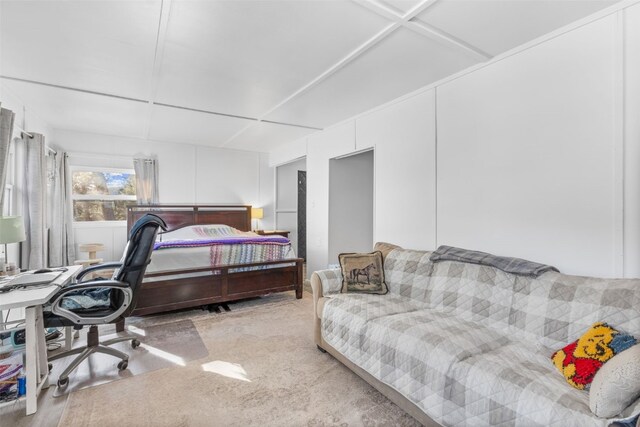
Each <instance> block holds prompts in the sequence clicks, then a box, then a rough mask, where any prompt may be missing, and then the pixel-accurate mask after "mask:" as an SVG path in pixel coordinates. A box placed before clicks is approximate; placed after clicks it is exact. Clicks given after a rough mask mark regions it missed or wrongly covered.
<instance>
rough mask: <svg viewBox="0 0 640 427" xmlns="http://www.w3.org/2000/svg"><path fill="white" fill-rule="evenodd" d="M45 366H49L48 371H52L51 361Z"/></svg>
mask: <svg viewBox="0 0 640 427" xmlns="http://www.w3.org/2000/svg"><path fill="white" fill-rule="evenodd" d="M47 367H48V368H49V372H51V371H53V363H49V364H47Z"/></svg>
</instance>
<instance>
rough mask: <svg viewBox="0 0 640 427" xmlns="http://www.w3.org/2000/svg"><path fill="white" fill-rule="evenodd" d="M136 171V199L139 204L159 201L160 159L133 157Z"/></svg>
mask: <svg viewBox="0 0 640 427" xmlns="http://www.w3.org/2000/svg"><path fill="white" fill-rule="evenodd" d="M133 168H134V170H135V172H136V199H137V202H138V204H139V205H152V204H156V203H158V199H159V197H158V161H157V160H156V159H133Z"/></svg>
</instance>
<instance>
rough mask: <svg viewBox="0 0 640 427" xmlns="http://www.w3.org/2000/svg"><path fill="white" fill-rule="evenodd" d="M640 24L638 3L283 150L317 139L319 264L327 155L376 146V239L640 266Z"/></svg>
mask: <svg viewBox="0 0 640 427" xmlns="http://www.w3.org/2000/svg"><path fill="white" fill-rule="evenodd" d="M639 28H640V5H636V6H633V7H630V8H628V9H627V10H626V11H625V10H620V11H617V12H613V13H612V14H610V15H609V16H602V17H600V18H598V19H592V22H587V20H585V21H584V22H582V23H580V24H576V25H574V26H573V27H570V28H567V29H564V30H559V31H557V32H555V33H554V34H552V35H550V36H546V38H543V39H541V40H537V41H535V42H532V43H530V44H529V45H527V46H524V47H522V48H519V49H516V50H514V51H512V52H508V53H506V54H504V55H502V56H501V57H499V58H496V59H495V60H493V61H490V62H489V63H487V64H485V65H483V66H479V67H476V68H474V69H472V70H469V71H467V72H463V73H461V74H460V75H457V76H454V77H452V78H448V79H446V80H444V81H442V82H439V83H436V84H435V85H432V86H429V87H427V88H425V89H423V90H422V91H419V92H416V93H414V94H413V95H410V96H407V97H404V98H403V99H400V100H397V101H395V102H392V103H389V104H387V105H384V106H381V107H379V108H378V109H376V110H374V111H372V112H369V113H364V114H362V115H360V116H358V117H356V118H354V119H352V120H348V121H346V122H343V123H341V124H339V125H337V126H334V127H332V128H329V129H326V130H325V131H323V132H319V133H317V134H314V135H311V136H310V137H308V138H307V140H306V141H303V142H304V143H305V144H301V145H300V146H298V148H294V147H292V146H291V147H289V146H287V147H285V148H282V149H280V150H278V152H275V153H273V157H272V161H275V162H284V161H286V159H287V155H288V154H291V155H293V154H294V153H295V155H298V156H299V155H300V153H299V151H297V150H300V149H301V148H300V147H304V146H305V145H306V155H307V167H308V177H307V180H308V210H309V220H308V228H309V229H308V235H307V237H308V265H309V271H313V270H315V269H318V268H325V267H326V266H327V264H328V254H329V244H328V239H327V236H328V230H329V224H328V222H329V221H328V218H329V209H328V203H329V198H330V197H329V174H328V162H329V159H331V158H333V157H336V156H340V155H345V154H348V153H353V152H357V151H359V150H362V149H363V148H367V147H375V150H376V155H375V158H376V164H375V174H376V178H375V182H376V185H375V213H376V214H375V227H374V229H375V233H374V238H375V240H384V241H389V242H391V243H398V244H401V245H403V246H405V247H413V248H419V249H434V248H436V247H437V246H438V245H440V244H452V245H459V246H462V247H467V248H470V249H479V250H487V251H492V252H495V253H498V254H501V255H511V256H520V257H525V258H529V259H533V260H536V261H540V262H545V263H550V264H553V265H556V266H558V267H559V268H560V269H561V271H563V272H565V273H569V274H583V275H597V276H608V277H610V276H639V275H640V225H638V224H640V164H639V163H640V121H639V120H638V119H637V118H638V117H640V82H639V81H638V79H637V78H636V76H637V75H639V74H640V30H639Z"/></svg>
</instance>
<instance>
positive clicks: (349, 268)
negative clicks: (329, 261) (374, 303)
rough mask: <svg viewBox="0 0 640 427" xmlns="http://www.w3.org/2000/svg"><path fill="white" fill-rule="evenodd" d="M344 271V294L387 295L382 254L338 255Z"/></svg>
mask: <svg viewBox="0 0 640 427" xmlns="http://www.w3.org/2000/svg"><path fill="white" fill-rule="evenodd" d="M338 260H339V261H340V268H341V269H342V292H361V293H366V294H381V295H382V294H386V293H387V292H388V291H389V290H388V289H387V284H386V283H385V282H384V269H383V268H382V252H380V251H376V252H371V253H369V254H359V253H349V254H340V255H338Z"/></svg>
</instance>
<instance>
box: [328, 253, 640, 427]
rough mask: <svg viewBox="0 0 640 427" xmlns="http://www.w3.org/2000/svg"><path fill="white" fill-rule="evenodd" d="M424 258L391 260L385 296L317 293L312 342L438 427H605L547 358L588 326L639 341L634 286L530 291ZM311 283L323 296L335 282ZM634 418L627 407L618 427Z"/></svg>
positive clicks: (561, 280)
mask: <svg viewBox="0 0 640 427" xmlns="http://www.w3.org/2000/svg"><path fill="white" fill-rule="evenodd" d="M429 256H430V253H429V252H423V251H409V250H398V249H396V250H394V251H392V252H391V253H390V254H389V255H388V256H387V258H386V260H385V277H386V278H387V285H388V286H389V289H390V293H389V294H388V295H365V294H340V293H333V292H329V298H328V301H327V302H326V303H325V304H324V310H323V313H322V337H323V339H324V340H325V341H326V342H327V343H328V344H329V345H331V346H332V347H334V348H335V349H337V350H338V351H340V352H341V353H342V354H343V355H344V356H345V357H347V358H348V359H349V360H351V361H352V362H354V363H355V364H357V365H358V366H360V367H362V368H363V369H365V370H366V371H367V372H369V373H370V374H371V375H373V376H374V377H375V378H377V379H379V380H381V381H383V382H384V383H386V384H388V385H390V386H392V387H394V388H395V389H397V390H398V391H399V392H401V393H402V394H403V395H405V396H406V397H408V398H409V399H410V400H412V401H413V402H414V403H416V405H417V406H418V407H420V408H422V409H423V410H424V412H425V413H426V414H427V415H429V416H430V417H431V418H432V419H434V420H435V421H437V422H439V423H441V424H443V425H446V426H449V425H451V426H483V425H492V426H495V425H498V426H554V425H557V426H580V427H583V426H606V425H609V424H610V423H611V422H612V421H614V420H606V419H601V418H597V417H595V416H594V415H593V414H592V413H591V411H590V410H589V395H588V393H587V392H584V391H580V390H576V389H572V388H571V387H569V386H568V385H567V384H566V383H565V381H564V378H563V377H562V376H561V375H560V374H559V373H558V372H557V371H556V370H555V367H554V366H553V364H552V363H551V360H550V356H551V354H552V353H553V350H554V349H557V348H559V347H560V346H563V345H565V344H567V343H569V342H571V341H572V340H575V339H577V338H578V336H579V335H581V334H582V333H583V332H584V331H585V330H586V329H587V328H588V327H589V326H590V325H591V324H592V323H593V322H596V321H599V320H604V321H608V322H610V323H611V324H612V325H615V326H616V327H617V328H618V329H620V330H623V331H625V332H629V333H631V334H633V335H635V336H640V312H639V311H638V310H637V307H639V306H640V280H607V279H595V278H587V277H577V276H567V275H563V274H560V273H557V272H547V273H545V274H543V275H541V276H540V277H539V278H537V279H536V278H533V277H526V276H516V275H513V274H510V273H506V272H504V271H502V270H499V269H497V268H494V267H489V266H484V265H478V264H468V263H461V262H455V261H443V262H437V263H433V262H431V261H430V260H429ZM320 273H321V274H320V276H321V279H322V281H323V291H332V290H333V289H332V288H333V287H334V286H333V285H335V284H337V282H338V280H339V271H324V272H320ZM327 279H328V280H327ZM325 280H327V285H326V289H325V283H324V281H325ZM325 295H326V293H325ZM638 412H640V403H639V402H636V404H635V405H632V407H630V408H628V409H627V412H626V413H624V414H622V416H621V418H620V419H621V420H622V419H629V418H631V417H633V416H634V415H636V414H638Z"/></svg>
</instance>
